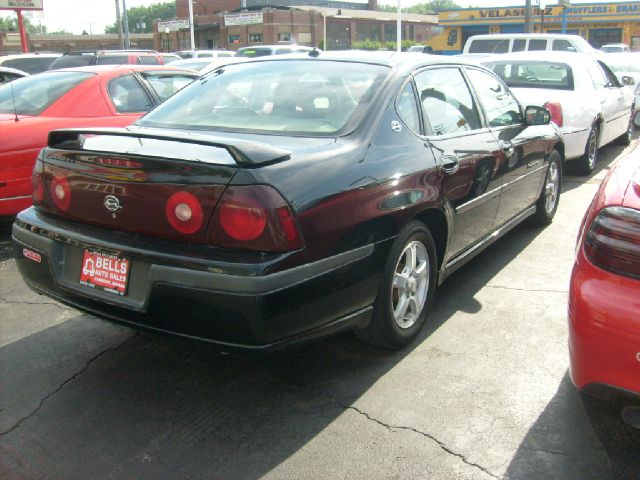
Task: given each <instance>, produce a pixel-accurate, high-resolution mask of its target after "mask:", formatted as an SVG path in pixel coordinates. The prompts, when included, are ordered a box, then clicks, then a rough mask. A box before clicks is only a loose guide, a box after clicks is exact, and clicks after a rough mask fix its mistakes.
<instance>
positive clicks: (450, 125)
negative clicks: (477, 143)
mask: <svg viewBox="0 0 640 480" xmlns="http://www.w3.org/2000/svg"><path fill="white" fill-rule="evenodd" d="M415 79H416V85H417V86H418V95H419V96H420V102H421V103H422V110H423V112H424V114H425V116H426V119H427V120H428V123H429V125H430V127H431V133H432V134H433V135H451V134H456V133H463V132H467V131H469V130H475V129H478V128H481V126H482V125H481V123H480V116H479V114H478V109H477V107H476V105H475V103H474V101H473V97H472V96H471V92H470V91H469V87H468V86H467V82H465V80H464V77H463V76H462V73H461V72H460V70H459V69H458V68H454V67H450V68H436V69H432V70H426V71H424V72H421V73H419V74H418V75H416V77H415Z"/></svg>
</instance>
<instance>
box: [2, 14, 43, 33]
mask: <svg viewBox="0 0 640 480" xmlns="http://www.w3.org/2000/svg"><path fill="white" fill-rule="evenodd" d="M22 20H23V21H24V28H25V30H26V31H27V32H29V33H30V34H38V33H47V27H45V26H44V25H43V26H42V27H41V26H40V25H34V24H33V23H31V20H30V19H29V17H26V16H23V17H22ZM17 31H18V18H17V17H13V16H10V17H0V32H17Z"/></svg>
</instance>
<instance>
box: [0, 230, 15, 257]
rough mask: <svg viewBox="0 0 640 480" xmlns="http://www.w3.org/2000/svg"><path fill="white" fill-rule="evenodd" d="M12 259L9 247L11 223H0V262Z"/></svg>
mask: <svg viewBox="0 0 640 480" xmlns="http://www.w3.org/2000/svg"><path fill="white" fill-rule="evenodd" d="M12 257H13V247H12V246H11V222H10V221H8V220H7V221H0V262H1V261H3V260H8V259H10V258H12Z"/></svg>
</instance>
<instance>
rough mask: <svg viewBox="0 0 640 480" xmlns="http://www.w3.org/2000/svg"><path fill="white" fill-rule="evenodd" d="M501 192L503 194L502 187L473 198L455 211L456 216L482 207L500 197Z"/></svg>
mask: <svg viewBox="0 0 640 480" xmlns="http://www.w3.org/2000/svg"><path fill="white" fill-rule="evenodd" d="M501 192H502V187H496V188H494V189H493V190H490V191H488V192H485V193H483V194H482V195H480V196H479V197H476V198H473V199H471V200H469V201H468V202H466V203H463V204H462V205H459V206H458V207H456V210H455V211H456V215H461V214H463V213H465V212H467V211H469V210H471V209H472V208H474V207H476V206H477V205H480V204H482V203H484V202H487V201H489V200H491V199H492V198H494V197H497V196H498V195H500V193H501Z"/></svg>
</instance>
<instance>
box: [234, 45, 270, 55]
mask: <svg viewBox="0 0 640 480" xmlns="http://www.w3.org/2000/svg"><path fill="white" fill-rule="evenodd" d="M267 55H273V49H271V48H259V47H256V48H241V49H240V50H238V51H237V52H236V54H235V56H236V57H266V56H267Z"/></svg>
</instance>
